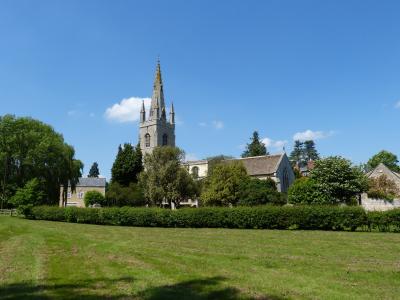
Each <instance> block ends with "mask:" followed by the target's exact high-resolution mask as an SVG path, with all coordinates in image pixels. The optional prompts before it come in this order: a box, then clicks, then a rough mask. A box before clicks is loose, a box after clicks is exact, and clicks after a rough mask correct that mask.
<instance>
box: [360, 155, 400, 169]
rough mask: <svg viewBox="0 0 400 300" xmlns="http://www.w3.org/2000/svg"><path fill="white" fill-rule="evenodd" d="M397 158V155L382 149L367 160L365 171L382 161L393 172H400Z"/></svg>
mask: <svg viewBox="0 0 400 300" xmlns="http://www.w3.org/2000/svg"><path fill="white" fill-rule="evenodd" d="M398 162H399V160H398V159H397V156H396V155H395V154H393V153H391V152H389V151H386V150H382V151H380V152H379V153H377V154H375V155H374V156H372V157H371V158H370V160H368V162H367V171H371V170H373V169H375V168H376V167H377V166H378V165H379V164H380V163H383V164H384V165H385V166H386V167H388V168H389V169H390V170H392V171H394V172H400V166H399V165H398Z"/></svg>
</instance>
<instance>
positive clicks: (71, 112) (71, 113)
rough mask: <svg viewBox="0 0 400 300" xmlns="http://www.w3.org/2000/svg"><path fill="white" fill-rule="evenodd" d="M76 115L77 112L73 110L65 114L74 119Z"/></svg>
mask: <svg viewBox="0 0 400 300" xmlns="http://www.w3.org/2000/svg"><path fill="white" fill-rule="evenodd" d="M78 114H79V112H78V111H77V110H74V109H72V110H69V111H68V112H67V115H68V116H69V117H75V116H77V115H78Z"/></svg>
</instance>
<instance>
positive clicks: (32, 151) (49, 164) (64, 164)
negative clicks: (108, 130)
mask: <svg viewBox="0 0 400 300" xmlns="http://www.w3.org/2000/svg"><path fill="white" fill-rule="evenodd" d="M82 167H83V164H82V162H81V161H79V160H77V159H75V151H74V148H73V147H72V146H70V145H68V144H66V143H65V142H64V139H63V137H62V135H61V134H59V133H57V132H55V131H54V129H53V128H52V127H51V126H49V125H47V124H44V123H42V122H40V121H38V120H35V119H32V118H25V117H24V118H20V117H15V116H12V115H5V116H1V117H0V181H1V184H0V186H1V191H0V193H1V199H2V205H3V204H5V205H7V199H8V198H9V197H10V196H12V195H14V194H15V192H16V190H17V189H18V188H22V187H24V186H25V184H27V183H28V182H29V181H30V180H31V179H34V178H37V179H38V180H39V182H40V188H41V189H42V192H43V193H44V196H43V197H42V199H41V203H40V204H56V203H58V202H59V197H60V185H63V186H64V187H65V186H68V184H69V183H70V184H71V188H72V189H73V190H74V188H75V185H76V182H78V179H79V177H80V176H81V170H82ZM65 196H66V194H65ZM10 204H11V203H10Z"/></svg>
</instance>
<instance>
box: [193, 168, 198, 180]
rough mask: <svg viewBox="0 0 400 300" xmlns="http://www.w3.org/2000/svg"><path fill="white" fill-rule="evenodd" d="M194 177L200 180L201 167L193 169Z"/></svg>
mask: <svg viewBox="0 0 400 300" xmlns="http://www.w3.org/2000/svg"><path fill="white" fill-rule="evenodd" d="M192 176H193V178H199V167H197V166H194V167H193V168H192Z"/></svg>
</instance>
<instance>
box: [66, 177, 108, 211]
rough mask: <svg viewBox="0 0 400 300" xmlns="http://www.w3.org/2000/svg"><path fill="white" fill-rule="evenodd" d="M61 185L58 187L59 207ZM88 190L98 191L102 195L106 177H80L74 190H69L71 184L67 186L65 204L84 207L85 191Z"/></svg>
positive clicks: (104, 189)
mask: <svg viewBox="0 0 400 300" xmlns="http://www.w3.org/2000/svg"><path fill="white" fill-rule="evenodd" d="M63 191H64V189H63V187H62V186H61V187H60V207H62V206H63V201H62V199H63V198H62V195H63ZM88 191H98V192H100V193H102V194H103V195H105V194H106V179H105V178H96V177H81V178H79V182H78V183H77V185H76V190H75V192H72V191H71V186H68V191H67V203H65V206H77V207H85V202H84V201H83V199H84V198H85V193H86V192H88Z"/></svg>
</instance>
